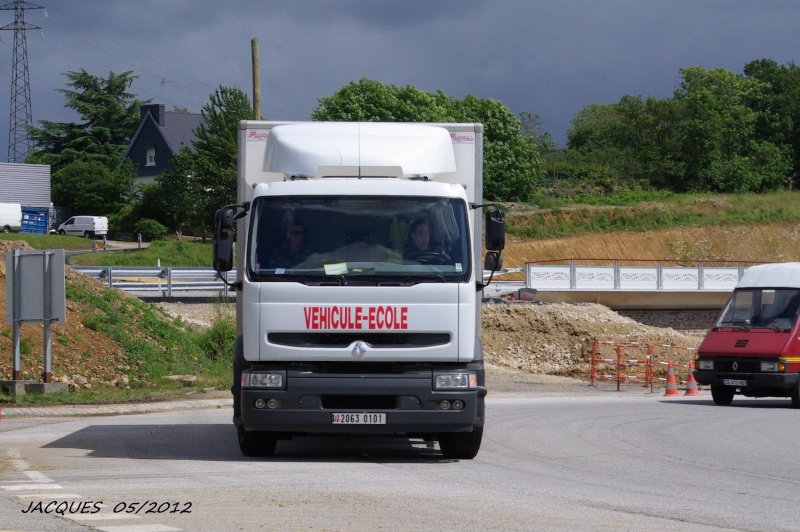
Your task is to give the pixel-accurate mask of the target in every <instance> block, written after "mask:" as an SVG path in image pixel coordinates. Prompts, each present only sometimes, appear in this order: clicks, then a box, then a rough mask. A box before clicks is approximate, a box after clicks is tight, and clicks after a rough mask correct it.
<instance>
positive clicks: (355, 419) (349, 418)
mask: <svg viewBox="0 0 800 532" xmlns="http://www.w3.org/2000/svg"><path fill="white" fill-rule="evenodd" d="M332 423H333V424H334V425H385V424H386V414H333V420H332Z"/></svg>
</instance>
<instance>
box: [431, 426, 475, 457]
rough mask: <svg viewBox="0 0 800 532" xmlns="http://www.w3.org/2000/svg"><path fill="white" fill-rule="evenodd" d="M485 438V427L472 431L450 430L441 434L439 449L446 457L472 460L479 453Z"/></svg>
mask: <svg viewBox="0 0 800 532" xmlns="http://www.w3.org/2000/svg"><path fill="white" fill-rule="evenodd" d="M481 439H483V427H475V428H474V429H472V432H448V433H447V434H442V435H441V436H439V449H441V450H442V454H443V455H444V457H445V458H454V459H459V460H472V459H473V458H475V456H476V455H477V454H478V451H479V450H480V448H481Z"/></svg>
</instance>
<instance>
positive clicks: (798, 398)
mask: <svg viewBox="0 0 800 532" xmlns="http://www.w3.org/2000/svg"><path fill="white" fill-rule="evenodd" d="M791 398H792V408H800V381H798V382H797V384H795V385H794V387H793V388H792V394H791Z"/></svg>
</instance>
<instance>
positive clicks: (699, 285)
mask: <svg viewBox="0 0 800 532" xmlns="http://www.w3.org/2000/svg"><path fill="white" fill-rule="evenodd" d="M703 277H705V273H704V272H703V261H702V260H701V261H698V262H697V289H698V290H702V289H703V284H704V279H703Z"/></svg>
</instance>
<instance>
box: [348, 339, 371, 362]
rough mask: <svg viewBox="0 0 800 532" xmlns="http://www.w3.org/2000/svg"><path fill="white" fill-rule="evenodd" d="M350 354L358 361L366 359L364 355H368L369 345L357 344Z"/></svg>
mask: <svg viewBox="0 0 800 532" xmlns="http://www.w3.org/2000/svg"><path fill="white" fill-rule="evenodd" d="M350 354H351V355H353V358H355V359H356V360H361V359H362V358H364V355H366V354H367V344H365V343H364V342H356V345H354V346H353V350H352V351H350Z"/></svg>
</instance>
